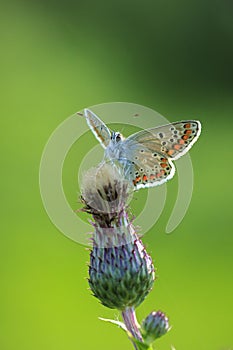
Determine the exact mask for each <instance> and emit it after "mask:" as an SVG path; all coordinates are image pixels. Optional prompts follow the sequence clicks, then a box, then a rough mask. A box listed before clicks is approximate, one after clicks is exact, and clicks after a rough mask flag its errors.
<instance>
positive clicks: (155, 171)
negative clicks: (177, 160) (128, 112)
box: [117, 141, 175, 189]
mask: <svg viewBox="0 0 233 350" xmlns="http://www.w3.org/2000/svg"><path fill="white" fill-rule="evenodd" d="M128 146H129V148H128ZM122 156H123V157H122V158H120V159H118V160H117V161H118V162H119V163H120V164H121V167H122V168H123V172H124V175H125V177H127V178H128V179H129V181H130V182H131V181H132V183H133V185H134V186H135V189H140V188H144V187H153V186H158V185H161V184H163V183H164V182H166V181H167V180H169V179H171V178H172V177H173V176H174V174H175V167H174V165H173V164H172V162H171V161H170V160H169V159H168V158H167V157H166V156H164V154H162V153H160V152H157V151H156V152H154V151H153V152H152V151H151V150H150V149H148V148H147V147H144V146H143V145H142V144H139V143H136V142H134V141H132V142H130V144H127V151H126V152H124V153H123V152H122Z"/></svg>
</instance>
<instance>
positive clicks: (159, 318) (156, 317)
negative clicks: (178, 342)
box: [141, 311, 170, 344]
mask: <svg viewBox="0 0 233 350" xmlns="http://www.w3.org/2000/svg"><path fill="white" fill-rule="evenodd" d="M169 328H170V326H169V323H168V318H167V317H166V316H165V314H164V313H163V312H161V311H157V312H155V311H153V312H151V313H150V314H149V315H148V316H147V317H146V318H145V319H144V320H143V321H142V325H141V331H142V335H143V339H144V340H145V342H146V343H147V344H151V343H152V342H153V341H154V340H155V339H157V338H159V337H161V336H162V335H164V334H165V333H167V332H168V331H169Z"/></svg>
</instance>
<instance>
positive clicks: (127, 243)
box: [82, 163, 154, 310]
mask: <svg viewBox="0 0 233 350" xmlns="http://www.w3.org/2000/svg"><path fill="white" fill-rule="evenodd" d="M93 174H94V175H93ZM131 192H132V188H131V185H130V182H129V181H127V180H125V178H124V177H123V176H122V174H121V173H120V172H119V170H118V169H117V168H116V167H114V165H110V164H106V163H104V164H102V165H101V167H99V168H97V169H95V170H93V169H92V170H91V172H89V173H87V174H86V177H85V181H84V183H83V190H82V197H83V202H84V203H85V208H84V209H83V210H84V211H87V212H89V213H90V214H92V217H93V219H94V222H93V226H94V233H93V237H92V249H91V253H90V266H89V285H90V288H91V290H92V292H93V294H94V296H95V297H97V298H98V299H99V300H100V301H101V303H102V304H103V305H105V306H107V307H109V308H116V309H118V310H125V309H126V308H128V307H137V306H138V305H139V304H141V302H142V301H143V300H144V299H145V297H146V296H147V294H148V293H149V291H150V290H151V288H152V285H153V282H154V266H153V263H152V259H151V257H150V256H149V255H148V253H147V252H146V250H145V248H144V246H143V244H142V242H141V241H140V240H139V238H138V236H137V234H136V232H135V229H134V227H133V225H132V222H131V221H130V220H129V218H128V213H127V200H128V198H129V195H130V193H131Z"/></svg>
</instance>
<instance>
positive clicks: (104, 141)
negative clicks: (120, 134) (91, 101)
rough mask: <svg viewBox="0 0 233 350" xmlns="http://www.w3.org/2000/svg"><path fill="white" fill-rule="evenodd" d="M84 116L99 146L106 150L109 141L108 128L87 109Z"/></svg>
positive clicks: (109, 133)
mask: <svg viewBox="0 0 233 350" xmlns="http://www.w3.org/2000/svg"><path fill="white" fill-rule="evenodd" d="M84 114H85V117H86V120H87V124H88V126H89V128H90V129H91V131H92V132H93V134H94V135H95V137H96V138H97V140H98V141H99V142H100V143H101V145H102V146H103V147H104V148H106V147H107V146H108V144H109V142H110V140H111V132H110V130H109V128H108V127H107V126H106V125H105V124H104V123H103V122H102V120H100V119H99V118H98V117H97V115H95V114H94V113H93V112H92V111H90V110H89V109H85V110H84Z"/></svg>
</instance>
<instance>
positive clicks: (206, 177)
mask: <svg viewBox="0 0 233 350" xmlns="http://www.w3.org/2000/svg"><path fill="white" fill-rule="evenodd" d="M232 15H233V5H232V2H231V1H229V0H218V1H217V0H213V1H209V0H205V1H200V0H196V1H194V0H191V1H184V0H178V1H172V0H170V1H169V0H168V1H164V0H163V1H162V0H158V1H148V0H145V1H144V2H142V1H138V0H135V1H129V0H128V1H122V0H118V1H103V0H100V1H94V0H87V1H78V0H76V1H74V0H68V1H66V2H65V1H63V2H61V1H53V0H48V1H37V2H36V1H34V2H33V1H26V0H25V1H23V0H18V1H16V0H15V1H8V2H7V3H3V2H2V3H1V14H0V35H1V55H0V69H1V85H2V91H1V100H2V101H1V131H2V133H1V149H2V150H3V154H2V158H1V185H2V189H1V214H2V218H1V226H2V229H1V246H0V249H1V255H0V256H1V288H0V302H1V313H0V349H2V350H16V349H17V350H20V349H24V350H29V349H30V350H31V349H34V350H37V349H38V350H39V349H40V350H41V349H43V350H55V349H56V350H68V349H70V350H71V349H72V350H74V349H88V350H89V349H103V350H104V349H111V350H115V349H132V345H131V344H130V342H129V341H128V339H127V337H126V336H125V335H124V334H123V332H121V331H120V330H118V329H117V328H114V326H112V325H108V324H105V323H104V322H101V321H99V320H98V317H99V316H102V317H106V318H116V317H118V316H119V315H118V313H117V311H115V310H108V309H106V308H104V307H103V306H101V305H100V304H99V303H98V301H97V300H96V299H94V298H93V297H92V296H91V294H90V292H89V291H88V290H87V287H88V285H87V281H86V279H85V278H86V277H87V266H86V262H87V261H88V252H87V251H85V249H84V247H82V246H80V245H78V244H77V243H75V242H73V241H71V240H69V239H67V238H66V237H65V236H63V235H62V234H60V233H59V231H58V230H57V229H56V228H55V227H54V225H53V224H52V223H51V222H50V220H49V218H48V216H47V214H46V212H45V210H44V208H43V205H42V203H41V198H40V193H39V185H38V169H39V163H40V157H41V154H42V150H43V147H44V145H45V143H46V141H47V139H48V138H49V136H50V134H51V133H52V132H53V130H54V129H55V128H56V127H57V126H58V125H59V124H60V123H61V122H62V121H63V120H65V119H66V118H67V117H68V116H69V115H71V114H73V113H74V112H76V111H77V110H81V109H82V108H84V107H87V106H91V105H95V104H98V103H103V102H110V101H126V102H133V103H137V104H141V105H145V106H148V107H151V108H153V109H155V110H157V111H158V112H160V113H161V114H163V115H164V116H165V117H167V118H168V119H169V120H170V121H176V120H179V119H185V118H198V119H200V120H201V121H202V124H203V133H202V136H201V138H200V140H199V141H198V143H197V144H196V145H195V147H194V148H193V149H192V151H191V152H190V153H191V156H192V161H193V167H194V174H195V184H194V192H193V197H192V202H191V205H190V208H189V211H188V213H187V215H186V216H185V218H184V220H183V221H182V223H181V224H180V226H179V227H178V228H177V229H176V230H175V232H173V234H171V235H166V234H165V233H164V231H165V227H166V223H167V220H168V218H169V215H170V213H171V210H172V205H173V201H174V198H175V196H174V194H173V192H174V191H176V184H177V179H174V180H173V181H171V182H170V183H169V184H168V199H171V200H170V201H169V200H168V201H167V205H166V208H165V210H164V211H163V214H162V216H161V218H160V220H159V222H158V223H157V225H156V226H155V228H154V229H151V231H150V232H149V233H148V234H147V235H146V237H145V243H146V245H147V249H148V250H149V251H150V252H151V254H152V256H153V258H154V261H155V264H156V266H157V268H158V275H159V279H158V280H157V282H156V284H155V287H154V289H153V291H152V292H151V293H150V295H149V297H148V298H147V300H146V301H145V302H144V303H143V305H141V306H140V307H139V308H138V318H139V319H140V320H141V319H142V318H143V317H145V316H146V315H147V314H148V313H149V312H150V311H151V310H152V309H155V310H157V309H162V310H163V311H165V312H166V313H167V314H168V315H169V317H170V322H171V324H172V326H173V328H172V330H171V331H170V333H169V334H168V335H166V336H165V337H164V338H161V340H159V341H158V345H157V348H158V350H168V349H170V346H171V344H173V345H174V346H175V348H176V349H177V350H187V349H189V350H194V349H195V350H196V349H198V350H229V349H233V332H232V323H233V273H232V272H233V251H232V250H233V235H232V231H233V230H232V226H233V225H232V206H233V202H232V183H231V182H232V175H231V174H232V170H233V167H232V160H231V155H232V152H231V147H232V128H233V121H232V112H233V108H232V107H233V99H232V90H233V84H232V83H233V75H232V73H233V67H232V63H233V45H232V43H233V21H232ZM90 140H93V141H92V142H93V145H95V144H96V141H95V140H94V138H92V136H91V135H90ZM85 145H87V144H85ZM90 147H91V144H90ZM69 164H70V172H71V173H72V172H73V171H74V169H73V168H72V162H70V163H69ZM67 169H68V168H67ZM72 176H73V182H72V181H70V182H68V181H66V183H65V186H66V190H67V192H68V193H69V195H70V196H72V195H73V198H71V201H73V203H74V204H75V201H76V200H77V189H76V188H77V184H76V183H75V181H76V177H75V176H76V174H74V175H72ZM173 190H174V191H173ZM72 193H73V194H72ZM169 196H170V197H169ZM139 205H140V204H139Z"/></svg>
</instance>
